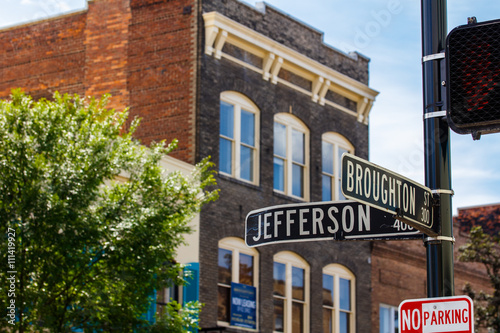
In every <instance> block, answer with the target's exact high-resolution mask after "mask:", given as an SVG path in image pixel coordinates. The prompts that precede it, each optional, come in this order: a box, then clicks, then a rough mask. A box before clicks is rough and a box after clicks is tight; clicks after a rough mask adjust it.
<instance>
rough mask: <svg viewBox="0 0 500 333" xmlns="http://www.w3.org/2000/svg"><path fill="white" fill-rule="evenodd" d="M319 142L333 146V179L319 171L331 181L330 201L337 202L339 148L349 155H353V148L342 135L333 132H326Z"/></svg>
mask: <svg viewBox="0 0 500 333" xmlns="http://www.w3.org/2000/svg"><path fill="white" fill-rule="evenodd" d="M321 141H324V142H328V143H330V144H332V145H333V173H334V174H333V177H332V175H330V174H328V173H325V172H324V171H323V170H321V174H322V175H327V176H329V177H331V179H332V184H331V186H332V189H333V196H332V201H335V200H339V198H340V186H337V185H338V184H337V182H338V181H340V180H339V179H337V174H336V171H338V172H339V174H340V169H341V161H340V158H339V148H344V149H346V150H348V151H349V153H351V154H354V153H355V152H354V146H353V145H352V143H350V142H349V140H347V139H346V138H345V137H344V136H343V135H341V134H338V133H335V132H327V133H323V135H322V136H321ZM321 162H323V151H322V152H321Z"/></svg>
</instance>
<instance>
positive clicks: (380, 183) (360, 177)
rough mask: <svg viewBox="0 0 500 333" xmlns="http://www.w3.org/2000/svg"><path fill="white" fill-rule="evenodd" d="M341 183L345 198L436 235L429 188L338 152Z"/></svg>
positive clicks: (437, 230)
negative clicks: (387, 213) (339, 155)
mask: <svg viewBox="0 0 500 333" xmlns="http://www.w3.org/2000/svg"><path fill="white" fill-rule="evenodd" d="M341 183H342V193H343V194H344V196H345V197H346V198H348V199H352V200H356V201H358V202H361V203H364V204H367V205H370V206H372V207H374V208H378V209H381V210H385V211H387V212H389V213H392V214H394V215H396V216H397V218H398V219H399V220H401V221H403V222H405V223H408V224H410V225H411V226H413V227H414V228H416V229H418V230H420V231H422V232H423V233H425V234H427V235H429V236H431V237H435V236H437V235H438V233H439V228H440V226H439V225H435V224H434V223H433V207H432V204H433V203H432V192H431V190H430V189H429V188H427V187H425V186H423V185H420V184H418V183H416V182H414V181H412V180H410V179H407V178H405V177H403V176H401V175H398V174H397V173H394V172H392V171H389V170H387V169H384V168H382V167H379V166H378V165H375V164H373V163H370V162H368V161H366V160H364V159H361V158H359V157H357V156H354V155H351V154H348V153H344V154H343V155H342V181H341Z"/></svg>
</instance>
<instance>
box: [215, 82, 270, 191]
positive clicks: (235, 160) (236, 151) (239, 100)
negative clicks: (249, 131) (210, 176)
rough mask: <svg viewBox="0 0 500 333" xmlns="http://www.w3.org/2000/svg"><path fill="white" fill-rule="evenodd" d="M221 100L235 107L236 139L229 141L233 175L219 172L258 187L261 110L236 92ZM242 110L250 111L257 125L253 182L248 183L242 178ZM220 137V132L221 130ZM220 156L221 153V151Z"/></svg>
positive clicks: (224, 95) (234, 125)
mask: <svg viewBox="0 0 500 333" xmlns="http://www.w3.org/2000/svg"><path fill="white" fill-rule="evenodd" d="M220 100H221V101H223V102H226V103H229V104H232V105H233V106H234V123H233V133H234V138H233V139H228V138H226V139H228V140H231V141H232V161H231V162H232V163H231V174H228V173H225V172H223V171H220V170H219V172H220V173H221V174H224V175H227V176H229V177H232V178H236V179H238V180H241V181H243V182H247V183H250V184H254V185H258V184H259V174H260V172H259V167H260V161H259V156H260V154H259V142H260V131H259V128H260V111H259V108H258V107H257V106H256V105H255V104H254V103H253V102H252V101H251V100H250V99H248V98H247V97H245V96H244V95H242V94H240V93H238V92H235V91H224V92H222V93H221V94H220ZM241 109H244V110H245V111H249V112H251V113H253V114H254V115H255V124H254V140H255V143H254V144H255V146H254V149H253V162H254V163H253V170H252V172H253V174H252V176H253V177H252V178H253V181H248V180H247V179H243V178H241V177H240V157H241V156H240V154H241V153H240V150H241V149H240V147H241V144H242V143H241ZM219 137H220V130H219ZM219 154H220V151H219Z"/></svg>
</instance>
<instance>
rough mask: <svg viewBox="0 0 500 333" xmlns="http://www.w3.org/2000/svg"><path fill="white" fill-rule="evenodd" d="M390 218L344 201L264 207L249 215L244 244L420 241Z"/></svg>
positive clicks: (407, 226)
mask: <svg viewBox="0 0 500 333" xmlns="http://www.w3.org/2000/svg"><path fill="white" fill-rule="evenodd" d="M422 237H423V235H422V234H421V233H420V232H419V231H417V230H415V229H413V228H412V227H411V226H409V225H407V224H405V223H402V222H400V221H398V220H396V219H394V218H393V217H392V214H389V213H387V212H384V211H381V210H379V209H375V208H372V207H369V206H367V205H364V204H361V203H359V202H355V201H350V200H343V201H334V202H316V203H302V204H289V205H279V206H272V207H266V208H262V209H258V210H254V211H251V212H250V213H248V215H247V217H246V221H245V242H246V244H247V245H248V246H259V245H264V244H271V243H278V242H292V241H293V242H295V241H312V240H328V239H330V240H376V239H422Z"/></svg>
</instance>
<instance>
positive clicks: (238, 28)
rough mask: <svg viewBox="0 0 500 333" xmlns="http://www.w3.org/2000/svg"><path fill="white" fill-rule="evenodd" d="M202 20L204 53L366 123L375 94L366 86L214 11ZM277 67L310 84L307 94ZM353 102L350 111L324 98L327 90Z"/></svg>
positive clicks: (376, 93)
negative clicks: (255, 60) (243, 54)
mask: <svg viewBox="0 0 500 333" xmlns="http://www.w3.org/2000/svg"><path fill="white" fill-rule="evenodd" d="M203 19H204V21H205V54H207V55H209V56H212V55H213V56H214V57H215V58H216V59H221V58H225V59H228V60H230V61H233V62H236V63H238V64H239V65H242V66H244V67H246V68H249V69H251V70H253V71H255V72H258V73H260V74H262V79H263V80H265V81H269V80H270V81H271V83H273V84H277V83H278V82H279V83H282V84H286V85H287V86H289V87H291V88H293V89H295V90H297V91H299V92H301V93H305V94H306V95H308V96H310V97H311V100H312V101H313V102H315V103H319V104H320V105H325V104H326V105H330V106H332V107H335V108H337V109H339V110H341V111H343V112H346V113H348V114H350V115H352V116H355V117H357V120H358V121H359V122H361V123H364V124H368V116H369V114H370V110H371V107H372V105H373V102H374V101H375V97H376V96H377V95H378V92H377V91H375V90H373V89H371V88H370V87H368V86H367V85H365V84H363V83H361V82H359V81H357V80H355V79H353V78H351V77H349V76H347V75H345V74H342V73H340V72H338V71H336V70H334V69H332V68H330V67H328V66H325V65H323V64H320V63H319V62H317V61H315V60H313V59H311V58H308V57H306V56H305V55H303V54H301V53H299V52H297V51H295V50H293V49H291V48H289V47H287V46H284V45H283V44H280V43H278V42H276V41H275V40H273V39H271V38H269V37H266V36H264V35H262V34H260V33H258V32H256V31H254V30H252V29H250V28H248V27H246V26H244V25H242V24H240V23H238V22H235V21H233V20H231V19H229V18H227V17H226V16H224V15H222V14H220V13H218V12H210V13H205V14H203ZM225 43H228V44H231V45H234V46H236V47H239V48H241V49H243V50H245V51H247V52H249V53H252V54H254V55H255V56H257V57H260V58H262V59H263V65H262V68H257V67H255V66H252V65H250V64H247V63H245V62H244V61H241V60H239V59H236V58H235V57H233V56H230V55H228V54H225V53H224V52H223V51H222V50H223V47H224V44H225ZM281 68H286V69H287V70H288V71H291V72H292V73H294V74H295V75H298V76H300V77H303V78H304V79H306V80H309V81H311V82H312V85H311V86H312V88H311V90H310V91H307V90H305V89H304V88H301V87H298V86H297V85H295V84H293V83H291V82H288V81H285V80H283V79H282V78H279V77H278V75H279V72H280V69H281ZM329 90H330V91H333V92H335V93H337V94H339V95H342V96H344V97H347V98H348V99H350V100H352V101H354V102H356V103H357V110H356V111H353V110H350V109H348V108H346V107H344V106H341V105H339V104H337V103H335V102H333V101H330V100H328V99H326V98H325V96H326V94H327V93H328V91H329Z"/></svg>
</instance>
